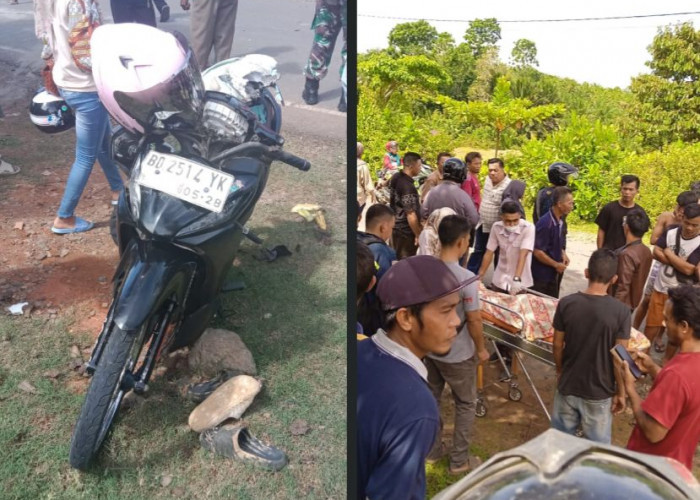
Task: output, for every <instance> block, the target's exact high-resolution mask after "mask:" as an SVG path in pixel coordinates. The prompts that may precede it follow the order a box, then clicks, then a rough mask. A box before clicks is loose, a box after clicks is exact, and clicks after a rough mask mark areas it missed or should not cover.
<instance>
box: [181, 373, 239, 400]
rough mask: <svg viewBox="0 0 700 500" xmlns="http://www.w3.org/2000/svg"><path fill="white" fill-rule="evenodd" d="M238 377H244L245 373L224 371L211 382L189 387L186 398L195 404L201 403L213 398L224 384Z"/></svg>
mask: <svg viewBox="0 0 700 500" xmlns="http://www.w3.org/2000/svg"><path fill="white" fill-rule="evenodd" d="M238 375H244V373H243V372H242V371H239V370H222V371H221V372H219V374H218V375H217V376H216V377H215V378H213V379H211V380H207V381H206V382H199V383H197V384H190V385H188V386H187V389H186V393H185V396H186V397H187V399H189V400H190V401H192V402H193V403H201V402H202V401H204V400H205V399H207V398H208V397H209V396H211V394H212V393H213V392H214V391H215V390H217V389H218V388H219V387H220V386H221V385H222V384H223V383H224V382H226V381H227V380H229V379H232V378H233V377H236V376H238Z"/></svg>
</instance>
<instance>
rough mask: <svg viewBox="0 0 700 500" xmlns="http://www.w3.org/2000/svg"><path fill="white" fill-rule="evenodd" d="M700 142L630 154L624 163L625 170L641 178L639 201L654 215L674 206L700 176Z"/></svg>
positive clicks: (677, 144)
mask: <svg viewBox="0 0 700 500" xmlns="http://www.w3.org/2000/svg"><path fill="white" fill-rule="evenodd" d="M698 165H700V143H695V144H684V143H680V142H679V143H674V144H671V145H669V146H668V147H667V148H666V149H665V150H664V151H653V152H651V153H647V154H642V155H639V154H634V155H630V156H629V157H628V158H627V160H626V161H625V163H624V171H625V173H630V174H635V175H637V176H638V177H639V179H640V181H641V186H640V191H639V204H640V205H642V206H643V207H644V209H645V210H646V211H647V213H648V214H649V215H650V216H651V217H656V216H657V215H658V214H660V213H661V212H665V211H668V210H672V209H673V207H674V205H675V199H676V196H677V195H678V194H679V193H681V192H682V191H687V190H688V188H689V187H690V183H691V182H694V181H697V180H698V179H700V171H699V170H698V168H697V166H698Z"/></svg>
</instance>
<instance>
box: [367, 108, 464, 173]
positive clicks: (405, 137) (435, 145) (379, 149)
mask: <svg viewBox="0 0 700 500" xmlns="http://www.w3.org/2000/svg"><path fill="white" fill-rule="evenodd" d="M444 120H445V118H444V116H443V115H442V114H441V113H440V112H439V111H436V112H433V113H432V114H431V115H425V116H424V117H419V118H417V117H414V116H413V114H412V113H410V112H406V111H401V110H394V109H390V108H382V107H380V106H379V105H378V104H377V101H376V100H374V99H372V98H367V99H365V98H361V99H360V101H359V103H358V107H357V140H358V141H360V142H361V143H362V144H363V145H364V146H365V154H364V156H363V159H364V160H365V161H366V162H367V164H368V165H369V168H370V171H371V172H372V173H374V174H375V175H376V172H377V171H378V170H379V169H380V168H381V166H382V158H383V157H384V153H385V149H384V145H385V144H386V143H387V142H388V141H390V140H395V141H398V143H399V148H400V151H399V154H403V153H405V152H406V151H415V152H417V153H419V154H420V155H421V156H423V158H424V159H425V160H424V161H425V162H426V163H428V164H431V165H433V164H434V162H435V157H436V156H437V154H438V153H439V152H441V151H451V150H452V149H454V147H455V146H457V140H456V138H455V137H454V136H453V135H451V134H450V133H449V132H448V130H447V127H445V125H444Z"/></svg>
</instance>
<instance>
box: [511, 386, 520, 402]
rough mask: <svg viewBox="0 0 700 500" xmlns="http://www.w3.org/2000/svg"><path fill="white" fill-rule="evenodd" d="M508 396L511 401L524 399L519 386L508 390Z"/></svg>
mask: <svg viewBox="0 0 700 500" xmlns="http://www.w3.org/2000/svg"><path fill="white" fill-rule="evenodd" d="M508 398H509V399H510V400H511V401H520V400H521V399H523V393H522V392H521V391H520V389H518V388H517V387H511V388H510V391H508Z"/></svg>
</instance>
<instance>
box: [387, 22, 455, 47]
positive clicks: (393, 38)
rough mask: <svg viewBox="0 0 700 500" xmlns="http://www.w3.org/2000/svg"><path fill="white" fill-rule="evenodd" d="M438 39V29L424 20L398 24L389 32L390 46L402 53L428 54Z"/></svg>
mask: <svg viewBox="0 0 700 500" xmlns="http://www.w3.org/2000/svg"><path fill="white" fill-rule="evenodd" d="M437 40H438V32H437V30H436V29H435V28H434V27H432V26H431V25H430V24H429V23H428V22H427V21H422V20H421V21H416V22H413V23H401V24H397V25H396V26H394V28H393V29H392V30H391V31H390V32H389V47H390V48H392V49H394V50H395V51H396V52H397V53H398V54H402V55H407V54H414V55H415V54H427V53H429V52H430V51H431V50H432V49H433V45H434V44H435V42H436V41H437ZM443 41H444V39H443Z"/></svg>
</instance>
